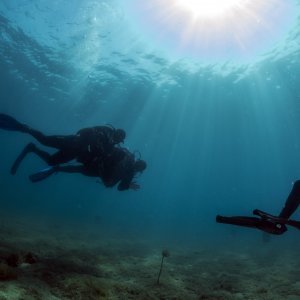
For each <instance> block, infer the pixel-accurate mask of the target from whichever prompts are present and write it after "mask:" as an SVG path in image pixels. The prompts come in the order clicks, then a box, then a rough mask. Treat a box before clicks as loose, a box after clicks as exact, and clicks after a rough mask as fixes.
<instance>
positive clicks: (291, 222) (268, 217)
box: [253, 209, 300, 229]
mask: <svg viewBox="0 0 300 300" xmlns="http://www.w3.org/2000/svg"><path fill="white" fill-rule="evenodd" d="M253 214H254V215H256V216H259V217H261V218H262V219H263V220H268V221H271V222H275V223H279V224H285V225H290V226H293V227H295V228H297V229H300V221H295V220H290V219H284V218H280V217H276V216H273V215H271V214H268V213H266V212H264V211H262V210H259V209H254V210H253Z"/></svg>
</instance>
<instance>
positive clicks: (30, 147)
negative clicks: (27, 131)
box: [10, 143, 51, 175]
mask: <svg viewBox="0 0 300 300" xmlns="http://www.w3.org/2000/svg"><path fill="white" fill-rule="evenodd" d="M31 152H33V153H35V154H37V155H38V156H39V157H40V158H42V159H43V160H44V161H46V162H47V163H48V164H49V162H50V160H51V155H50V154H49V153H48V152H46V151H43V150H41V149H39V148H38V147H37V146H36V145H35V144H33V143H29V144H28V145H27V146H26V147H25V148H24V149H23V150H22V152H21V153H20V155H19V156H18V157H17V159H16V160H15V162H14V164H13V165H12V167H11V170H10V173H11V174H13V175H15V174H16V172H17V170H18V168H19V166H20V164H21V162H22V161H23V159H24V158H25V156H26V155H27V154H28V153H31Z"/></svg>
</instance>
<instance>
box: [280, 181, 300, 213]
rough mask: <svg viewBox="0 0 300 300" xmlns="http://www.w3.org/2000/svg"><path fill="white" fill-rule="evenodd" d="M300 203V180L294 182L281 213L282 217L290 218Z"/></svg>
mask: <svg viewBox="0 0 300 300" xmlns="http://www.w3.org/2000/svg"><path fill="white" fill-rule="evenodd" d="M299 204H300V180H297V181H295V182H294V185H293V188H292V190H291V192H290V194H289V196H288V198H287V200H286V202H285V205H284V208H283V209H282V211H281V212H280V214H279V217H280V218H284V219H289V218H290V216H291V215H292V214H293V213H294V212H295V211H296V209H297V208H298V206H299Z"/></svg>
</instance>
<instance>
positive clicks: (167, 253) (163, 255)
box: [157, 249, 170, 284]
mask: <svg viewBox="0 0 300 300" xmlns="http://www.w3.org/2000/svg"><path fill="white" fill-rule="evenodd" d="M169 256H170V252H169V251H168V250H166V249H165V250H163V251H162V252H161V263H160V269H159V273H158V277H157V284H159V278H160V275H161V272H162V269H163V264H164V258H165V257H169Z"/></svg>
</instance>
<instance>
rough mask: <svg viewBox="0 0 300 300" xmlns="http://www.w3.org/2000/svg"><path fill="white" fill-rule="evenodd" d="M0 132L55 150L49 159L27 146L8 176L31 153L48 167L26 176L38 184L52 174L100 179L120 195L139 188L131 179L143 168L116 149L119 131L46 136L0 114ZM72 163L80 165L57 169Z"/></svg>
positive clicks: (142, 163)
mask: <svg viewBox="0 0 300 300" xmlns="http://www.w3.org/2000/svg"><path fill="white" fill-rule="evenodd" d="M0 128H1V129H5V130H11V131H19V132H23V133H28V134H30V135H31V136H33V137H34V138H35V139H36V140H38V141H39V142H40V143H41V144H43V145H44V146H47V147H53V148H56V149H58V151H57V152H56V153H54V154H53V155H50V154H49V153H48V152H46V151H43V150H41V149H39V148H38V147H37V146H36V145H35V144H33V143H29V144H28V145H27V146H26V147H25V148H24V149H23V151H22V152H21V154H20V155H19V156H18V158H17V159H16V161H15V163H14V164H13V166H12V168H11V173H12V174H15V173H16V171H17V169H18V167H19V165H20V163H21V162H22V160H23V159H24V158H25V156H26V155H27V154H28V153H30V152H33V153H35V154H36V155H38V156H39V157H40V158H41V159H43V160H44V161H45V162H46V163H47V164H48V165H49V166H51V167H50V168H47V169H44V170H42V171H41V172H38V173H35V174H32V175H30V176H29V178H30V179H31V181H32V182H37V181H41V180H43V179H45V178H47V177H48V176H50V175H52V174H53V173H56V172H66V173H81V174H83V175H86V176H91V177H100V178H101V179H102V181H103V183H104V185H105V186H106V187H112V186H114V185H116V184H117V183H118V182H119V184H118V190H120V191H122V190H127V189H133V190H138V189H139V188H140V186H139V185H138V184H137V183H136V182H134V181H133V179H134V176H135V175H136V174H137V173H139V172H143V171H144V170H145V169H146V167H147V165H146V162H145V161H143V160H141V159H138V160H135V157H134V154H132V153H130V152H129V151H128V150H127V149H125V148H121V147H117V145H118V144H119V143H122V142H123V141H124V139H125V135H126V134H125V131H124V130H122V129H114V128H112V127H109V126H95V127H91V128H84V129H81V130H79V131H78V132H77V134H76V135H68V136H65V135H64V136H58V135H55V136H46V135H44V134H43V133H41V132H40V131H38V130H35V129H32V128H30V127H29V126H27V125H25V124H22V123H20V122H18V121H17V120H15V119H14V118H12V117H10V116H8V115H5V114H0ZM74 159H75V160H76V161H77V162H79V163H81V164H79V165H63V166H61V165H60V164H64V163H67V162H69V161H71V160H74Z"/></svg>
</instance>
